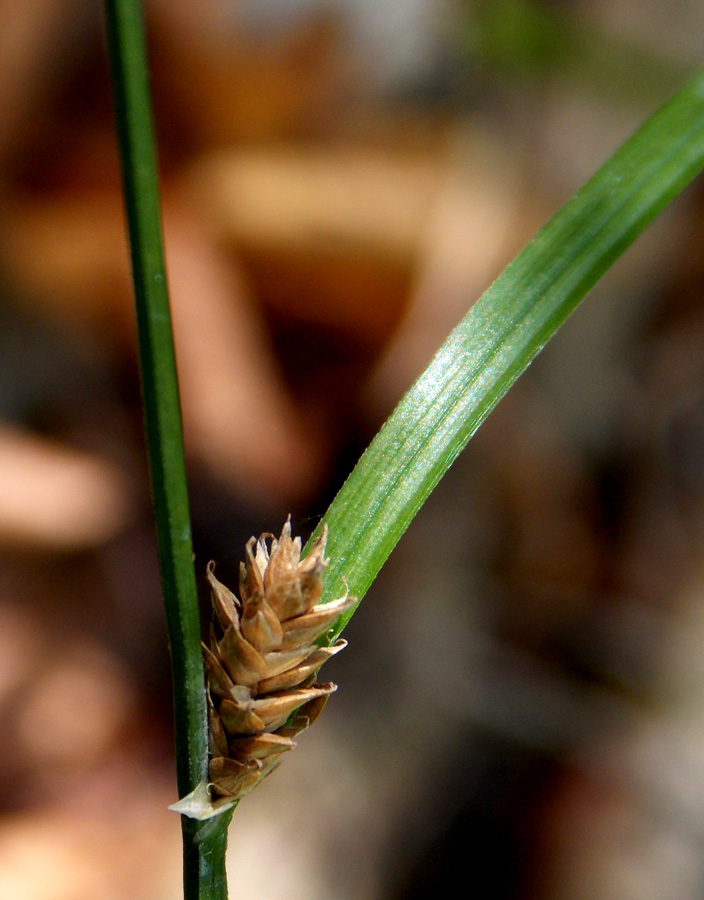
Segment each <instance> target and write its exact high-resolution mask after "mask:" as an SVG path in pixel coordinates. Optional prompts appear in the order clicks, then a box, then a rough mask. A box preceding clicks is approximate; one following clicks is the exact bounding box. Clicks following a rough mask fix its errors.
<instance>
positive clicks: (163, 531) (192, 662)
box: [105, 0, 229, 900]
mask: <svg viewBox="0 0 704 900" xmlns="http://www.w3.org/2000/svg"><path fill="white" fill-rule="evenodd" d="M105 13H106V32H107V44H108V51H109V56H110V66H111V77H112V85H113V100H114V106H115V118H116V123H117V133H118V140H119V149H120V158H121V164H122V179H123V191H124V198H125V208H126V214H127V224H128V231H129V241H130V252H131V260H132V278H133V283H134V293H135V303H136V312H137V333H138V343H139V359H140V370H141V380H142V399H143V405H144V421H145V430H146V440H147V452H148V457H149V469H150V478H151V488H152V498H153V503H154V515H155V520H156V534H157V545H158V553H159V566H160V570H161V580H162V590H163V595H164V605H165V609H166V620H167V628H168V634H169V644H170V648H171V663H172V668H173V685H174V725H175V741H176V771H177V782H178V792H179V797H182V796H184V795H185V794H187V793H189V792H190V791H191V790H192V789H193V788H194V787H195V786H196V785H197V784H198V783H199V782H200V781H202V780H203V779H204V778H207V771H208V737H207V713H206V705H205V681H204V673H203V661H202V656H201V648H200V621H199V615H198V597H197V592H196V582H195V574H194V571H193V548H192V542H191V524H190V516H189V510H188V492H187V484H186V471H185V463H184V454H183V439H182V432H181V412H180V405H179V396H178V382H177V377H176V364H175V358H174V347H173V335H172V330H171V316H170V311H169V299H168V291H167V283H166V271H165V266H164V252H163V247H162V239H161V220H160V210H159V190H158V182H157V172H156V154H155V149H154V138H153V128H152V115H151V101H150V94H149V84H148V75H147V72H148V69H147V57H146V49H145V39H144V24H143V13H142V8H141V4H140V2H139V0H105ZM228 821H229V817H227V816H223V817H220V818H219V819H218V820H217V821H216V822H212V823H205V824H204V825H203V824H200V823H196V822H194V821H193V820H188V819H185V818H184V817H182V831H183V857H184V896H185V898H186V900H225V898H226V897H227V883H226V878H225V862H224V860H225V844H226V839H227V823H228Z"/></svg>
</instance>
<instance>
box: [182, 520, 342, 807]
mask: <svg viewBox="0 0 704 900" xmlns="http://www.w3.org/2000/svg"><path fill="white" fill-rule="evenodd" d="M268 540H270V541H271V549H269V547H268V545H267V541H268ZM326 540H327V526H326V525H323V529H322V533H321V535H320V537H319V538H318V539H317V541H316V542H315V544H314V546H313V549H312V550H311V552H310V553H309V554H308V556H306V557H305V559H303V560H302V559H301V539H300V537H297V538H292V537H291V521H290V518H289V520H288V521H287V522H286V524H285V525H284V527H283V530H282V532H281V536H280V537H279V539H278V540H277V539H276V538H275V537H273V535H269V534H263V535H261V537H260V538H259V540H256V539H255V538H250V540H249V541H248V542H247V545H246V548H245V555H246V561H245V562H244V563H242V564H241V565H240V583H239V598H238V597H236V596H235V595H234V594H233V593H232V591H230V590H229V589H228V588H227V587H225V585H224V584H221V582H219V581H218V579H217V578H216V577H215V574H214V571H213V570H214V564H213V563H212V562H211V563H209V565H208V569H207V575H208V581H209V582H210V586H211V591H212V601H213V624H212V627H211V634H210V647H207V646H205V645H203V656H204V659H205V671H206V678H207V692H208V698H207V699H208V723H209V738H210V765H209V777H210V790H211V793H212V795H213V797H215V798H218V797H219V798H230V799H238V798H239V797H242V796H244V795H245V794H247V793H249V791H251V790H252V788H254V787H255V786H256V785H257V784H258V783H259V782H260V781H261V780H262V779H263V778H264V777H265V776H266V775H268V774H269V773H270V772H271V771H272V770H273V769H274V768H275V767H276V766H277V765H278V764H279V760H280V757H281V755H282V754H283V753H285V752H287V751H288V750H291V749H292V748H293V747H294V746H295V744H294V742H293V738H294V737H295V736H296V735H297V734H299V733H300V732H301V731H303V730H304V729H305V728H307V727H308V726H309V725H311V724H312V723H313V722H314V721H315V719H317V717H318V716H319V715H320V713H321V712H322V710H323V707H324V706H325V704H326V702H327V700H328V697H329V696H330V694H331V693H332V692H333V691H335V690H337V686H336V685H334V684H318V683H316V673H317V671H318V669H319V668H320V667H321V666H322V665H323V663H324V662H325V661H326V660H328V659H329V658H330V657H331V656H334V655H335V654H336V653H338V652H339V651H340V650H342V649H343V647H345V646H346V642H345V641H343V640H338V641H337V642H336V643H334V644H332V645H329V646H322V647H321V646H318V643H317V641H318V638H320V637H321V636H322V635H324V634H325V633H326V632H327V631H328V630H329V628H330V627H331V625H332V624H333V622H335V620H336V619H337V618H338V617H339V616H340V615H341V614H342V613H343V612H345V610H347V609H349V608H350V607H352V606H353V605H354V603H355V602H356V598H355V597H350V596H349V594H348V593H347V592H346V593H345V595H344V596H343V597H340V598H339V599H338V600H334V601H333V602H332V603H326V604H322V605H320V606H316V603H317V602H318V600H319V599H320V597H321V594H322V590H323V572H324V571H325V567H326V566H327V560H326V559H325V543H326ZM177 808H178V805H177ZM181 811H183V810H181Z"/></svg>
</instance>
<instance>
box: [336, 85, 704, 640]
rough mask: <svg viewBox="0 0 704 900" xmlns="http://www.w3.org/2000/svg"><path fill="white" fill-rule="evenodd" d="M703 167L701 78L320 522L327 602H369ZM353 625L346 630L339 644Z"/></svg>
mask: <svg viewBox="0 0 704 900" xmlns="http://www.w3.org/2000/svg"><path fill="white" fill-rule="evenodd" d="M702 166H704V73H701V74H699V75H697V77H696V78H694V80H693V81H691V82H690V83H689V84H688V85H687V86H686V87H685V88H683V89H682V90H681V91H680V92H679V93H678V94H676V95H675V96H674V97H673V98H672V100H670V101H669V102H668V103H667V104H666V105H665V106H664V107H663V108H662V109H660V110H659V111H658V112H656V113H655V114H654V115H653V116H651V117H650V119H648V120H647V121H646V122H645V124H644V125H643V126H642V127H641V128H640V129H639V130H638V131H637V132H636V133H635V134H634V135H633V137H631V138H630V139H629V140H628V141H627V142H626V143H625V144H624V145H623V146H622V147H621V148H620V150H618V151H617V152H616V153H615V154H614V156H612V157H611V159H610V160H609V161H608V162H607V163H606V164H605V165H604V166H603V167H602V168H601V169H600V170H599V171H598V172H597V173H596V174H595V175H594V176H593V177H592V178H591V179H590V180H589V181H588V182H587V183H586V184H585V185H584V187H583V188H582V189H581V190H580V191H578V192H577V194H575V196H574V197H572V199H571V200H569V201H568V202H567V203H566V204H565V206H564V207H563V208H562V209H561V210H560V212H558V213H557V215H555V216H554V218H553V219H551V220H550V222H548V224H547V225H546V226H545V227H544V228H543V229H542V230H541V231H540V232H539V233H538V234H537V235H536V237H535V238H534V239H533V240H532V241H531V242H530V243H529V244H528V246H527V247H525V249H524V250H523V251H522V252H521V253H520V254H519V255H518V256H517V257H516V259H514V261H513V262H512V263H511V264H510V265H509V266H508V267H507V268H506V270H505V271H504V272H503V274H502V275H501V276H500V277H499V278H498V279H497V280H496V281H495V282H494V284H493V285H492V286H491V287H490V288H489V290H488V291H487V292H486V293H485V294H484V295H483V296H482V297H481V299H480V300H479V301H478V302H477V303H476V304H475V305H474V307H473V308H472V309H471V310H470V312H469V313H468V315H467V316H466V317H465V318H464V319H463V321H462V322H461V323H460V324H459V325H458V326H457V328H456V329H455V330H454V331H453V332H452V334H451V335H450V337H449V338H448V340H447V341H446V342H445V344H444V345H443V346H442V347H441V348H440V350H439V352H438V353H437V355H436V356H435V358H434V359H433V361H432V363H431V364H430V366H429V367H428V369H427V370H426V371H425V372H424V373H423V375H421V377H420V378H419V379H418V381H416V383H415V384H414V385H413V387H412V388H411V389H410V391H409V392H408V393H407V394H406V395H405V397H404V398H403V399H402V400H401V402H400V403H399V405H398V406H397V408H396V410H395V411H394V412H393V414H392V415H391V417H390V418H389V419H388V421H387V422H386V424H385V425H384V426H383V428H382V429H381V431H380V432H379V434H378V435H377V437H376V438H375V439H374V441H373V442H372V444H371V445H370V446H369V449H368V450H367V451H366V453H365V454H364V455H363V456H362V458H361V460H360V461H359V463H358V464H357V466H356V468H355V469H354V471H353V472H352V474H351V475H350V477H349V478H348V480H347V481H346V482H345V484H344V485H343V487H342V489H341V490H340V492H339V494H338V495H337V497H336V498H335V500H334V502H333V503H332V505H331V506H330V509H329V510H328V512H327V513H326V515H325V517H324V521H326V522H327V523H328V526H329V529H330V538H329V541H328V555H329V557H330V566H329V569H328V573H327V576H326V586H325V593H324V596H323V598H322V600H323V602H326V601H328V600H330V599H332V597H333V596H334V595H336V594H338V593H339V592H340V581H341V578H342V577H343V576H344V577H346V578H347V581H348V583H349V587H350V591H351V592H352V593H353V594H356V595H357V597H358V598H359V599H360V600H361V598H362V597H363V596H364V594H365V593H366V591H367V589H368V588H369V585H370V584H371V583H372V581H373V580H374V578H375V577H376V575H377V573H378V571H379V569H380V568H381V566H382V565H383V564H384V562H385V561H386V559H387V557H388V556H389V554H390V553H391V551H392V550H393V548H394V546H395V545H396V543H397V542H398V540H399V539H400V538H401V536H402V534H403V533H404V531H405V530H406V528H407V527H408V525H409V523H410V522H411V520H412V519H413V517H414V516H415V514H416V513H417V512H418V510H419V509H420V507H421V505H422V504H423V503H424V501H425V500H426V499H427V497H428V495H429V494H430V492H431V491H432V490H433V488H434V487H435V485H436V484H437V483H438V481H439V480H440V478H442V476H443V475H444V474H445V472H446V471H447V469H448V468H449V467H450V465H451V464H452V462H453V461H454V460H455V459H456V457H457V455H458V454H459V453H460V452H461V450H462V449H463V448H464V446H465V445H466V443H467V441H468V440H469V439H470V438H471V436H472V435H473V434H474V432H475V431H476V430H477V428H478V427H479V426H480V425H481V423H482V422H483V421H484V419H485V418H486V417H487V415H488V414H489V413H490V412H491V410H492V409H493V408H494V406H495V405H496V404H497V403H498V401H499V400H500V399H501V397H503V395H504V394H505V393H506V392H507V391H508V389H509V388H510V387H511V385H512V384H513V382H514V381H515V380H516V378H518V376H519V375H520V374H521V373H522V372H523V371H524V370H525V369H526V367H527V366H528V365H529V363H530V362H531V360H532V359H533V358H534V357H535V355H536V354H537V353H538V352H539V351H540V350H541V349H542V347H543V346H544V345H545V343H546V342H547V341H548V340H549V339H550V338H551V337H552V335H553V334H554V333H555V331H556V330H557V329H558V328H559V327H560V325H562V323H563V322H564V321H565V319H566V318H567V317H568V316H569V314H570V313H571V312H572V310H573V309H574V308H575V306H576V305H577V304H578V303H579V301H580V300H582V298H583V297H584V296H585V295H586V294H587V292H588V291H589V290H590V288H592V287H593V286H594V284H595V283H596V282H597V281H598V279H599V278H600V277H601V276H602V275H603V274H604V272H606V270H607V269H608V268H609V266H610V265H611V264H612V263H613V262H614V260H615V259H616V258H617V257H618V256H619V255H620V254H621V253H623V251H624V250H625V249H626V248H627V247H628V246H629V245H630V244H631V243H632V242H633V241H634V240H635V238H636V237H637V236H638V235H639V234H640V233H641V232H642V231H643V229H644V228H645V227H646V226H647V225H648V224H649V223H650V222H651V221H652V220H653V219H654V218H655V216H656V215H657V214H658V213H659V212H660V211H661V210H662V209H663V208H664V207H665V206H666V205H667V204H668V203H669V202H670V201H671V200H672V199H673V198H674V197H675V196H676V195H677V194H679V193H680V191H681V190H682V189H683V188H684V187H685V186H686V185H687V184H688V183H689V182H690V181H691V180H692V178H694V176H695V175H696V174H697V173H698V172H699V171H700V169H701V168H702ZM441 539H442V536H441V535H439V536H438V540H441ZM429 552H430V551H429ZM351 615H352V611H350V612H348V613H346V614H345V615H344V616H343V617H342V618H341V619H340V621H339V622H338V624H337V626H336V628H335V635H337V634H339V632H340V631H341V630H342V628H343V627H344V625H345V624H346V621H347V620H348V619H349V618H350V616H351Z"/></svg>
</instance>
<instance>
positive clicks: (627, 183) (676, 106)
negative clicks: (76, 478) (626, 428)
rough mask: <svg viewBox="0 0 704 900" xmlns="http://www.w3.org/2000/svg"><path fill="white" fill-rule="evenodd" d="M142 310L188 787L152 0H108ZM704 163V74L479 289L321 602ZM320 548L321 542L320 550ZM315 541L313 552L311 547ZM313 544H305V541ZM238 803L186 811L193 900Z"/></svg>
mask: <svg viewBox="0 0 704 900" xmlns="http://www.w3.org/2000/svg"><path fill="white" fill-rule="evenodd" d="M105 11H106V31H107V43H108V49H109V55H110V61H111V73H112V82H113V96H114V106H115V115H116V124H117V132H118V138H119V147H120V156H121V163H122V173H123V188H124V199H125V208H126V215H127V223H128V231H129V241H130V248H131V260H132V272H133V281H134V292H135V301H136V311H137V326H138V340H139V355H140V366H141V379H142V393H143V403H144V419H145V428H146V436H147V449H148V455H149V463H150V477H151V484H152V495H153V502H154V510H155V519H156V532H157V544H158V553H159V561H160V568H161V578H162V587H163V596H164V604H165V609H166V619H167V627H168V634H169V644H170V649H171V657H172V665H173V685H174V715H175V742H176V764H177V786H178V792H179V796H180V797H184V796H186V795H188V794H190V793H191V792H192V791H193V790H194V789H195V788H196V787H197V786H198V785H199V784H201V783H207V780H208V727H207V711H206V690H205V680H204V669H203V657H202V653H201V634H200V626H199V618H198V607H197V597H196V585H195V576H194V570H193V553H192V546H191V536H190V519H189V512H188V500H187V489H186V477H185V466H184V457H183V446H182V437H181V417H180V410H179V400H178V387H177V379H176V368H175V362H174V351H173V339H172V333H171V324H170V317H169V304H168V293H167V282H166V272H165V267H164V256H163V249H162V242H161V228H160V214H159V194H158V187H157V175H156V162H155V150H154V142H153V136H152V122H151V110H150V95H149V86H148V75H147V71H148V70H147V60H146V52H145V43H144V28H143V16H142V9H141V4H140V0H105ZM703 166H704V72H702V73H700V74H698V75H697V76H696V77H694V78H693V79H692V80H691V81H690V82H689V83H688V84H687V85H686V86H685V87H684V88H682V89H681V90H680V91H679V92H678V93H677V94H676V95H675V96H674V97H673V98H672V99H671V100H670V101H669V102H668V103H666V104H665V106H663V107H662V108H661V109H660V110H659V111H658V112H656V113H655V114H654V115H652V116H651V117H650V118H649V119H648V120H647V121H646V122H645V123H644V124H643V125H642V126H641V128H640V129H639V130H638V131H637V132H636V133H635V134H634V135H633V136H632V137H631V138H630V139H629V140H628V141H627V142H626V143H625V144H624V145H623V146H622V147H621V148H620V149H619V150H618V151H617V152H616V153H615V154H614V155H613V156H612V157H611V158H610V159H609V160H608V161H607V162H606V163H605V164H604V165H603V166H602V168H601V169H599V171H598V172H597V173H596V174H595V175H594V176H593V177H592V178H591V179H590V180H589V181H588V182H587V183H586V184H585V185H584V186H583V187H582V188H581V189H580V190H579V191H578V192H577V193H576V194H575V195H574V196H573V197H572V198H571V199H570V200H569V201H568V202H567V203H566V204H565V206H564V207H563V208H562V209H561V210H560V211H559V212H558V213H557V214H556V215H555V216H554V217H553V218H552V219H551V220H550V221H549V222H548V224H547V225H545V227H544V228H543V229H542V230H541V231H540V232H539V233H538V234H537V235H536V236H535V238H533V240H532V241H531V242H530V243H529V244H528V245H527V246H526V247H525V249H524V250H523V251H522V252H521V253H519V255H518V256H517V257H516V258H515V259H514V260H513V262H512V263H510V265H509V266H508V267H507V268H506V270H505V271H504V272H503V273H502V274H501V275H500V276H499V278H498V279H497V280H496V281H495V282H494V284H493V285H491V287H490V288H489V289H488V290H487V291H486V293H485V294H484V295H483V296H482V297H481V299H480V300H479V301H477V302H476V303H475V304H474V306H473V307H472V308H471V309H470V311H469V312H468V313H467V315H466V317H465V318H464V319H463V320H462V321H461V322H460V323H459V325H458V326H457V327H456V328H455V330H454V331H453V332H452V333H451V334H450V336H449V337H448V339H447V341H446V342H445V343H444V344H443V346H442V347H441V348H440V349H439V350H438V352H437V354H436V356H435V358H434V359H433V360H432V362H431V364H430V366H429V367H428V368H427V370H426V371H425V372H424V373H423V374H422V375H421V376H420V378H419V379H418V380H417V381H416V383H415V384H414V385H413V386H412V387H411V389H410V390H409V391H408V393H407V394H406V395H405V396H404V397H403V399H402V400H401V402H400V403H399V405H398V406H397V408H396V410H395V411H394V412H393V413H392V415H391V416H390V417H389V419H388V420H387V422H386V423H385V425H384V426H383V427H382V429H381V431H380V432H379V434H378V435H377V437H376V438H375V439H374V440H373V442H372V443H371V445H370V446H369V448H368V449H367V451H366V452H365V453H364V455H363V456H362V458H361V460H360V461H359V463H358V465H357V466H356V468H355V469H354V471H353V472H352V474H351V475H350V476H349V478H348V479H347V481H346V482H345V484H344V485H343V487H342V488H341V490H340V491H339V493H338V495H337V497H336V498H335V500H334V501H333V503H332V505H331V506H330V508H329V509H328V511H327V512H326V514H325V516H324V518H323V520H322V522H321V523H320V526H319V528H318V531H317V532H316V534H314V536H313V538H312V540H313V541H315V540H316V539H317V538H319V536H320V533H321V531H322V529H323V528H325V529H326V530H327V532H328V539H327V551H326V552H327V556H328V558H329V565H328V568H327V573H326V578H325V581H324V584H323V587H322V596H321V597H320V603H323V604H324V603H327V602H330V601H332V600H333V598H334V593H335V592H336V591H337V590H338V587H339V585H340V583H341V579H342V578H344V579H346V581H347V584H348V585H349V592H350V595H354V596H355V597H356V602H355V603H354V604H352V603H347V604H346V605H345V609H344V612H343V614H342V615H341V616H339V618H338V619H337V621H336V622H335V624H334V626H333V628H332V629H331V631H330V632H329V633H328V638H329V639H330V641H334V640H336V639H337V637H338V636H339V634H340V632H341V631H342V629H343V628H344V626H345V624H346V622H347V621H348V620H349V617H350V616H351V615H352V614H353V612H354V610H355V608H356V605H357V604H358V603H359V601H361V600H362V598H363V597H364V595H365V594H366V592H367V590H368V589H369V587H370V585H371V583H372V582H373V580H374V578H375V576H376V575H377V573H378V572H379V570H380V568H381V566H382V565H383V564H384V562H385V560H386V559H387V557H388V556H389V554H390V553H391V551H392V550H393V548H394V546H395V545H396V543H397V542H398V541H399V539H400V538H401V536H402V535H403V533H404V531H405V530H406V528H407V527H408V525H409V524H410V522H411V520H412V519H413V517H414V516H415V515H416V513H417V512H418V510H419V509H420V507H421V506H422V504H423V503H424V501H425V500H426V499H427V497H428V496H429V494H430V492H431V491H432V490H433V488H434V487H435V486H436V484H437V483H438V481H439V480H440V478H442V476H443V475H444V473H445V472H446V471H447V469H448V468H449V467H450V465H451V464H452V462H453V461H454V460H455V459H456V457H457V456H458V454H459V453H460V452H461V451H462V449H463V448H464V446H465V445H466V443H467V442H468V440H469V439H470V438H471V437H472V435H473V434H474V432H475V431H476V430H477V428H478V427H479V426H480V425H481V424H482V422H483V421H484V419H485V418H486V417H487V416H488V415H489V413H490V412H491V411H492V409H493V408H494V406H495V405H496V404H497V403H498V402H499V400H500V399H501V397H502V396H503V395H504V394H505V393H506V392H507V391H508V389H509V388H510V387H511V385H512V384H513V382H514V381H515V380H516V379H517V378H518V376H519V375H520V374H521V373H522V372H523V371H524V370H525V369H526V367H527V366H528V365H529V363H530V362H531V360H532V359H533V358H534V357H535V356H536V354H537V353H538V352H539V351H540V350H541V349H542V347H543V346H544V345H545V343H546V342H547V341H548V340H549V339H550V337H552V335H553V334H554V333H555V331H556V330H557V329H558V328H559V327H560V325H561V324H562V323H563V322H564V321H565V320H566V318H567V317H568V316H569V314H570V313H571V312H572V311H573V310H574V308H575V307H576V306H577V304H578V303H579V302H580V301H581V300H582V299H583V298H584V296H585V295H586V294H587V293H588V291H589V290H590V288H592V287H593V286H594V284H595V283H596V282H597V281H598V279H599V278H600V277H601V276H602V275H603V274H604V273H605V272H606V271H607V269H608V268H609V267H610V266H611V265H612V263H613V262H614V261H615V260H616V259H617V258H618V257H619V255H620V254H621V253H622V252H623V251H624V250H625V249H626V248H627V247H628V246H629V245H630V244H631V243H632V242H633V241H634V239H635V238H636V237H637V236H638V235H639V234H640V233H641V232H642V231H643V229H645V228H646V227H647V225H648V224H649V223H650V222H651V221H652V220H653V219H654V218H655V216H657V214H658V213H659V212H661V211H662V210H663V208H664V207H665V206H667V204H668V203H669V202H670V201H671V200H672V199H673V198H674V197H676V196H677V195H678V194H679V193H680V192H681V191H682V189H683V188H684V187H685V186H686V185H687V184H688V183H689V182H690V181H691V180H692V179H693V178H694V177H695V176H696V175H697V173H698V172H699V171H700V170H701V169H702V167H703ZM314 546H317V545H313V544H312V545H311V548H312V547H314ZM309 552H310V549H309ZM303 555H304V557H305V551H304V554H303ZM232 812H233V806H232V805H230V806H229V808H228V809H227V811H226V812H224V813H222V814H219V815H214V816H212V817H210V818H207V819H205V820H202V821H201V820H199V819H195V818H191V817H189V816H186V815H184V816H182V817H181V819H182V831H183V848H184V851H183V861H184V897H185V900H225V898H226V897H227V880H226V872H225V849H226V838H227V829H228V826H229V823H230V819H231V817H232Z"/></svg>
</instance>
